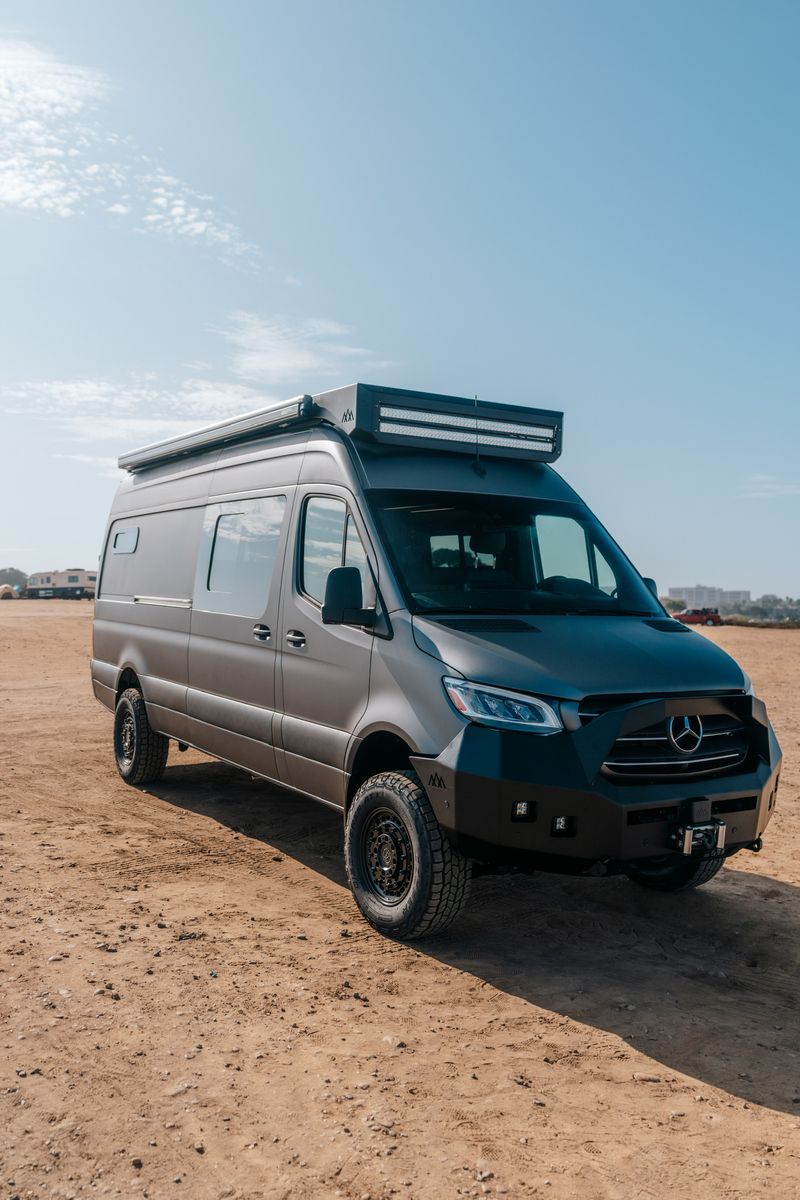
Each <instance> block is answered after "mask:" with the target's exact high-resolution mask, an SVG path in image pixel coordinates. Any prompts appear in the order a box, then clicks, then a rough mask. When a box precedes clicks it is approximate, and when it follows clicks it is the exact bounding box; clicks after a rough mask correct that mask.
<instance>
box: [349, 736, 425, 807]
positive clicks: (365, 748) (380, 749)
mask: <svg viewBox="0 0 800 1200" xmlns="http://www.w3.org/2000/svg"><path fill="white" fill-rule="evenodd" d="M414 753H415V751H414V750H413V748H412V747H411V746H410V745H409V744H408V742H406V740H405V739H404V738H402V737H401V736H400V735H399V734H398V733H394V732H392V731H391V730H389V729H373V730H372V731H371V732H370V733H368V734H367V736H366V737H365V738H364V739H363V740H362V741H361V742H360V743H359V746H358V749H357V750H356V752H355V756H354V758H353V761H352V764H351V766H350V777H349V779H348V782H347V795H346V797H345V806H344V811H345V815H346V814H347V810H348V809H349V807H350V804H351V803H352V800H353V797H354V796H355V794H356V792H357V791H358V789H359V788H360V787H361V785H362V783H364V782H366V780H367V779H369V778H370V777H371V776H373V775H378V774H379V773H380V772H381V771H408V770H413V767H412V765H411V756H412V754H414Z"/></svg>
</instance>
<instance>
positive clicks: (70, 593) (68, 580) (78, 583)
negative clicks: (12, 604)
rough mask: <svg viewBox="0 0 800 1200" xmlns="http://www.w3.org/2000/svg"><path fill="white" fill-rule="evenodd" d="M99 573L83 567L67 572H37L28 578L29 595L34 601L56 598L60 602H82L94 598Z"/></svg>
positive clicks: (68, 568) (72, 568)
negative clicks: (89, 597) (87, 598)
mask: <svg viewBox="0 0 800 1200" xmlns="http://www.w3.org/2000/svg"><path fill="white" fill-rule="evenodd" d="M96 587H97V572H96V571H85V570H84V569H83V567H67V569H66V571H37V573H36V574H35V575H29V576H28V585H27V588H26V591H27V594H28V596H29V597H30V598H31V599H34V600H37V599H38V600H46V599H50V598H51V597H55V598H56V599H59V600H82V599H84V598H85V597H88V596H94V593H95V588H96Z"/></svg>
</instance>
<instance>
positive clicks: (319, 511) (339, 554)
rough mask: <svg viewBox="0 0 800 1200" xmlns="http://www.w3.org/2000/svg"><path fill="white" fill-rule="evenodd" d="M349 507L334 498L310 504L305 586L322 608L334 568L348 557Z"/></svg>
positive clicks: (303, 571) (305, 532)
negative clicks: (346, 552)
mask: <svg viewBox="0 0 800 1200" xmlns="http://www.w3.org/2000/svg"><path fill="white" fill-rule="evenodd" d="M346 519H347V507H346V505H345V503H344V501H343V500H335V499H334V498H333V497H332V496H312V497H311V499H310V500H308V501H307V503H306V514H305V521H304V523H303V555H302V568H301V586H302V588H303V591H304V592H305V593H306V595H307V596H311V598H312V599H313V600H316V601H317V602H318V603H319V604H321V603H322V601H323V599H324V598H325V584H326V582H327V579H328V575H329V574H330V572H331V571H332V570H333V568H334V567H341V565H342V561H343V557H344V527H345V522H346Z"/></svg>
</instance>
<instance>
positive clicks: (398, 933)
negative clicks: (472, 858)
mask: <svg viewBox="0 0 800 1200" xmlns="http://www.w3.org/2000/svg"><path fill="white" fill-rule="evenodd" d="M344 848H345V866H346V868H347V877H348V879H349V881H350V887H351V889H352V891H353V896H354V897H355V901H356V904H357V905H358V907H359V908H360V910H361V912H362V914H363V915H364V917H366V919H367V920H368V921H369V923H370V925H372V926H373V927H374V928H375V929H377V930H378V931H379V933H383V934H386V935H387V936H389V937H394V938H399V939H402V940H410V939H412V938H420V937H426V936H428V935H430V934H434V933H439V932H440V931H441V930H443V929H446V928H447V926H448V925H449V924H450V923H451V922H452V921H454V920H455V918H456V917H457V916H458V914H459V913H460V912H461V909H462V908H463V906H464V902H465V900H466V897H467V891H468V889H469V882H470V877H471V873H472V869H471V864H470V862H469V860H468V859H466V858H464V856H463V855H462V854H460V853H459V852H458V851H457V850H456V849H455V848H454V847H453V846H451V845H450V843H449V841H448V840H447V838H446V837H445V836H444V834H443V832H442V829H441V827H440V825H439V822H438V821H437V820H436V817H435V816H434V814H433V809H432V808H431V805H430V801H429V800H428V797H427V796H426V794H425V791H424V790H423V787H422V784H421V783H420V781H419V778H418V777H417V775H416V774H415V773H414V772H413V771H387V772H385V773H384V774H381V775H374V776H373V777H372V779H368V780H367V782H366V783H364V784H363V785H362V786H361V787H360V788H359V790H358V792H357V793H356V796H355V799H354V800H353V803H352V805H351V806H350V810H349V812H348V814H347V821H346V824H345V839H344Z"/></svg>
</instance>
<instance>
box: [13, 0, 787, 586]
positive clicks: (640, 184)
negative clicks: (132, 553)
mask: <svg viewBox="0 0 800 1200" xmlns="http://www.w3.org/2000/svg"><path fill="white" fill-rule="evenodd" d="M798 51H800V8H798V6H797V5H796V4H794V3H782V2H781V0H771V3H770V4H769V5H760V6H757V5H753V4H745V3H730V2H727V3H716V2H712V0H708V2H706V3H703V4H701V5H698V4H682V3H669V4H667V3H660V4H655V3H654V4H647V5H643V4H640V3H621V2H612V3H604V4H598V3H594V2H593V3H580V2H573V3H562V4H553V3H535V2H533V0H528V2H525V3H514V2H512V0H507V2H505V3H488V2H487V3H472V2H469V0H468V2H463V0H460V2H458V3H451V2H449V0H438V2H434V3H421V2H418V0H411V2H408V3H404V4H400V3H390V2H381V3H362V2H361V0H340V2H337V3H311V2H308V0H305V2H303V0H301V2H299V3H298V2H296V0H294V2H293V3H292V4H291V5H286V4H274V3H246V2H243V0H239V2H238V3H236V4H223V3H221V2H218V3H209V2H207V0H205V2H203V0H200V2H198V0H192V2H191V3H185V2H184V0H172V2H171V3H170V4H163V3H153V2H152V0H137V2H136V3H130V2H128V0H116V3H114V4H113V5H111V4H107V3H105V2H104V3H99V2H92V3H87V2H86V0H71V3H70V4H69V5H65V4H63V3H60V2H51V0H38V3H37V4H36V5H31V4H30V3H29V2H28V0H24V2H21V0H20V2H18V0H5V2H4V3H3V5H2V7H0V262H2V280H3V287H2V289H1V290H0V329H2V342H1V343H0V344H2V355H1V356H0V445H2V471H3V475H4V477H5V479H6V481H7V482H8V483H9V484H10V490H7V491H6V493H5V495H6V503H5V505H4V507H3V511H2V513H1V514H0V565H18V566H21V567H22V568H23V569H27V570H31V571H32V570H38V569H43V568H49V567H55V568H58V567H63V566H66V565H70V566H71V565H87V566H88V565H91V564H92V563H94V562H95V561H96V558H97V554H98V550H99V546H100V541H101V538H102V532H103V527H104V523H105V518H106V514H107V510H108V506H109V503H110V499H111V496H112V494H113V490H114V486H115V478H116V472H115V468H114V460H115V458H116V456H117V455H118V454H119V453H120V452H123V451H125V450H129V449H131V448H132V447H134V446H136V445H139V444H142V443H144V442H147V441H151V440H155V439H156V438H159V437H161V436H165V435H166V434H167V433H169V432H171V431H172V430H178V429H182V428H190V427H193V426H196V425H199V424H203V423H206V422H207V421H209V420H213V419H216V418H218V417H220V416H224V415H228V414H230V413H234V412H239V411H243V410H246V409H248V408H253V407H256V406H257V405H259V404H261V403H263V402H265V401H267V400H268V399H269V398H273V397H274V398H279V397H286V396H290V395H292V394H295V393H297V392H301V391H302V392H311V391H317V390H320V389H323V388H325V387H334V386H338V385H340V384H342V383H345V382H351V381H353V380H354V379H357V378H359V379H362V380H365V381H368V382H379V383H387V384H390V385H395V386H401V387H412V388H413V387H419V388H423V389H425V390H429V391H443V392H450V393H454V394H465V395H473V394H476V393H477V394H478V395H479V396H481V397H482V398H485V399H497V400H502V401H514V402H523V403H524V402H530V403H532V404H537V405H541V406H545V407H557V408H563V409H564V410H565V413H566V426H565V453H564V455H563V458H562V462H561V469H562V471H563V473H564V474H565V476H566V477H567V478H568V480H569V481H570V482H571V483H572V484H573V485H574V486H575V487H576V488H577V490H578V491H579V492H580V493H581V494H582V495H583V496H584V497H585V498H586V500H587V501H588V502H589V503H590V505H591V506H592V507H593V508H594V509H595V511H596V512H597V513H598V515H599V516H600V517H601V519H602V520H603V521H604V522H605V523H606V524H607V525H608V526H609V528H610V529H611V531H612V533H613V534H614V535H615V536H616V537H617V539H618V540H619V541H620V543H621V544H622V546H623V548H625V549H626V550H627V551H628V553H629V554H630V555H631V557H632V558H633V560H634V562H635V563H636V564H637V566H638V567H639V568H640V570H641V571H642V572H643V573H644V574H648V575H654V576H655V577H656V578H657V579H658V582H659V584H660V585H661V588H662V590H666V588H667V587H668V586H675V585H679V584H684V583H695V582H697V581H700V582H705V583H711V584H717V585H721V586H725V587H749V588H751V589H752V591H753V592H754V594H758V593H761V592H766V591H769V592H777V593H778V594H781V595H786V594H789V595H793V596H797V595H798V594H800V562H799V561H798V543H799V542H800V538H799V537H798V516H800V462H798V457H799V455H800V417H799V416H798V387H799V385H800V337H798V324H799V322H798V317H799V316H800V312H799V311H798V308H799V307H800V306H799V305H798V290H799V289H800V282H799V281H800V271H799V270H798V268H799V267H800V255H798V250H799V249H800V166H799V165H798V154H799V153H800V151H798V146H800V74H798V72H797V69H796V63H797V56H798ZM9 496H10V497H11V499H10V500H9Z"/></svg>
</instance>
